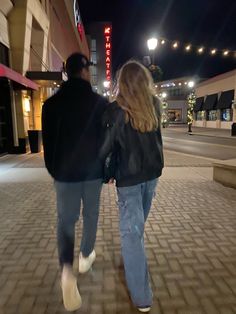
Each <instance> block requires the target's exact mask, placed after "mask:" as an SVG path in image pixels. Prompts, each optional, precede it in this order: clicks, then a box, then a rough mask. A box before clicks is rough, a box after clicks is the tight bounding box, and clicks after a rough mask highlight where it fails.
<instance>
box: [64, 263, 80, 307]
mask: <svg viewBox="0 0 236 314" xmlns="http://www.w3.org/2000/svg"><path fill="white" fill-rule="evenodd" d="M61 288H62V297H63V303H64V307H65V309H66V310H67V311H76V310H78V309H79V308H80V307H81V305H82V300H81V296H80V293H79V290H78V287H77V280H76V277H75V276H74V274H73V271H72V267H71V266H64V267H63V270H62V275H61Z"/></svg>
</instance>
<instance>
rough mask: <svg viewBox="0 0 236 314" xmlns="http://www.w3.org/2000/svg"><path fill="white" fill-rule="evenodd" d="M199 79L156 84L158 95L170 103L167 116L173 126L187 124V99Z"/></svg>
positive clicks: (181, 78)
mask: <svg viewBox="0 0 236 314" xmlns="http://www.w3.org/2000/svg"><path fill="white" fill-rule="evenodd" d="M199 81H200V79H199V77H196V76H193V77H180V78H176V79H171V80H167V81H162V82H158V83H156V85H155V86H156V92H157V95H158V96H159V97H160V98H161V99H163V100H165V101H166V102H167V103H168V108H167V114H168V117H169V122H170V123H172V124H180V123H187V109H188V104H187V98H188V95H189V94H190V92H191V91H192V90H193V89H194V86H195V84H196V83H198V82H199Z"/></svg>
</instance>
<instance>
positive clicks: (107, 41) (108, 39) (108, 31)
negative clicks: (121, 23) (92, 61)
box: [104, 24, 112, 85]
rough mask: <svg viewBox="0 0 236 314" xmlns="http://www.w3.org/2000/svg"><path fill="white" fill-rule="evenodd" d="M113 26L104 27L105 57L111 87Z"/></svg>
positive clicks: (107, 77)
mask: <svg viewBox="0 0 236 314" xmlns="http://www.w3.org/2000/svg"><path fill="white" fill-rule="evenodd" d="M111 33H112V27H111V25H110V24H109V25H105V27H104V37H105V57H106V80H107V81H108V82H109V83H110V85H111V49H112V45H111Z"/></svg>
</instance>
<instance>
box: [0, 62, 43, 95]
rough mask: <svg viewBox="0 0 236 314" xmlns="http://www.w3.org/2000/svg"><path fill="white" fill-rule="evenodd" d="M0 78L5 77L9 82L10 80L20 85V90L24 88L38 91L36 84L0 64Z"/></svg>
mask: <svg viewBox="0 0 236 314" xmlns="http://www.w3.org/2000/svg"><path fill="white" fill-rule="evenodd" d="M0 77H6V78H8V79H9V80H12V81H14V82H16V83H18V84H20V85H22V89H24V87H25V88H26V89H34V90H38V85H37V84H36V83H34V82H33V81H31V80H29V79H27V78H26V77H24V76H23V75H21V74H20V73H18V72H16V71H14V70H12V69H10V68H8V67H7V66H5V65H3V64H1V63H0Z"/></svg>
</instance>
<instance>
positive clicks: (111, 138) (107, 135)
mask: <svg viewBox="0 0 236 314" xmlns="http://www.w3.org/2000/svg"><path fill="white" fill-rule="evenodd" d="M103 127H104V138H103V143H102V146H101V149H100V152H99V158H100V159H101V160H102V161H103V162H104V161H105V159H106V157H107V156H108V155H109V154H110V153H112V152H113V151H114V143H115V133H116V130H115V129H116V128H115V125H114V124H113V125H112V124H110V123H108V122H107V124H106V125H104V124H103Z"/></svg>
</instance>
